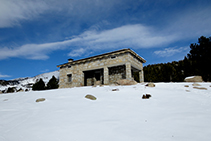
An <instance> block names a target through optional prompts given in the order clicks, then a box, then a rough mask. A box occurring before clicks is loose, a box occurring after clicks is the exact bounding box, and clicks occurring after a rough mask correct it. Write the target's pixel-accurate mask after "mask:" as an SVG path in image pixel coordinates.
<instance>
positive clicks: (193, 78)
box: [185, 76, 203, 82]
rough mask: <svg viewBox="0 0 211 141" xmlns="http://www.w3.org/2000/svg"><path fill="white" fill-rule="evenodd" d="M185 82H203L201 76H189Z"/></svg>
mask: <svg viewBox="0 0 211 141" xmlns="http://www.w3.org/2000/svg"><path fill="white" fill-rule="evenodd" d="M185 82H203V79H202V77H201V76H189V77H186V78H185Z"/></svg>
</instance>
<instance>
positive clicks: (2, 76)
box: [0, 73, 11, 78]
mask: <svg viewBox="0 0 211 141" xmlns="http://www.w3.org/2000/svg"><path fill="white" fill-rule="evenodd" d="M6 77H11V76H9V75H5V74H1V73H0V78H6Z"/></svg>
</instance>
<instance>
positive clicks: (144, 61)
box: [57, 48, 146, 67]
mask: <svg viewBox="0 0 211 141" xmlns="http://www.w3.org/2000/svg"><path fill="white" fill-rule="evenodd" d="M125 52H129V53H131V54H132V55H134V56H135V57H136V58H138V59H139V60H140V61H141V62H142V63H146V60H145V59H144V58H142V57H141V56H139V55H138V54H137V53H135V52H134V51H133V50H131V49H130V48H126V49H121V50H116V51H112V52H108V53H104V54H100V55H95V56H91V57H88V58H84V59H79V60H75V61H72V62H68V63H64V64H61V65H58V66H57V67H62V66H68V65H72V64H77V63H81V62H86V61H90V60H91V59H94V58H95V59H99V58H102V57H103V56H109V55H111V54H116V53H118V54H120V53H125Z"/></svg>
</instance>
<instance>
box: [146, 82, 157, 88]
mask: <svg viewBox="0 0 211 141" xmlns="http://www.w3.org/2000/svg"><path fill="white" fill-rule="evenodd" d="M145 86H147V87H155V84H154V83H148V84H146V85H145Z"/></svg>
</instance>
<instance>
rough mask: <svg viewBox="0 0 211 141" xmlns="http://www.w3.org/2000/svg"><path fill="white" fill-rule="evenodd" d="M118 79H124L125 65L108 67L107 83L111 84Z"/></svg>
mask: <svg viewBox="0 0 211 141" xmlns="http://www.w3.org/2000/svg"><path fill="white" fill-rule="evenodd" d="M119 79H126V71H125V65H122V66H116V67H111V68H109V84H113V83H115V82H116V81H117V80H119Z"/></svg>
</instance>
